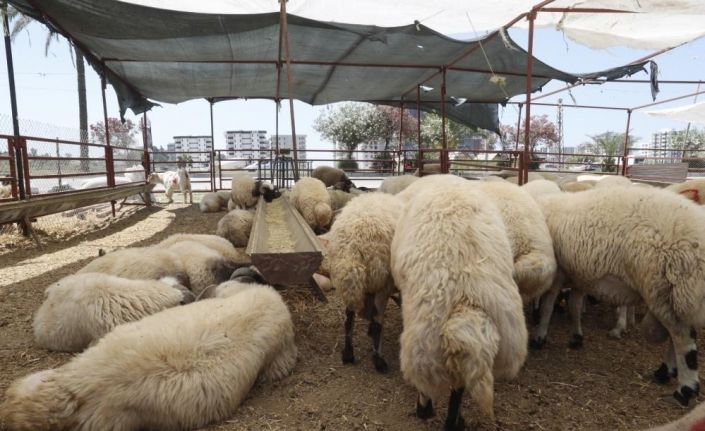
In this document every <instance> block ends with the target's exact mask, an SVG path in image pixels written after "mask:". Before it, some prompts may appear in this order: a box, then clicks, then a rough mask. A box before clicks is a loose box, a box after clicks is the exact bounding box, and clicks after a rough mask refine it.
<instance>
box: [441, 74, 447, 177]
mask: <svg viewBox="0 0 705 431" xmlns="http://www.w3.org/2000/svg"><path fill="white" fill-rule="evenodd" d="M442 71H443V82H442V83H441V172H442V173H444V174H447V173H448V168H449V166H448V165H449V157H448V142H447V141H446V68H445V67H444V68H443V69H442Z"/></svg>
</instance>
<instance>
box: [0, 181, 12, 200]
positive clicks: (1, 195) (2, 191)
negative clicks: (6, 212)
mask: <svg viewBox="0 0 705 431" xmlns="http://www.w3.org/2000/svg"><path fill="white" fill-rule="evenodd" d="M11 197H12V186H11V185H10V184H0V199H8V198H11Z"/></svg>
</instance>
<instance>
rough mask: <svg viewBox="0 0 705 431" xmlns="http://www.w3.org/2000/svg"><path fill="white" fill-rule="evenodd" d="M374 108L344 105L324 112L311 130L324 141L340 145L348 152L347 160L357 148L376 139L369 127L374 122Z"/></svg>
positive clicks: (370, 106)
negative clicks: (321, 136) (317, 133)
mask: <svg viewBox="0 0 705 431" xmlns="http://www.w3.org/2000/svg"><path fill="white" fill-rule="evenodd" d="M374 117H375V107H374V106H372V105H370V104H367V103H345V104H343V105H340V106H339V107H337V108H335V109H332V110H329V111H324V112H323V113H321V115H320V116H319V117H318V118H316V120H315V121H314V123H313V128H314V130H316V131H317V132H319V133H320V134H321V135H323V138H324V139H327V140H329V141H331V142H336V143H338V144H340V145H341V146H342V147H343V148H344V149H345V150H347V151H348V154H347V158H348V159H352V153H353V151H355V150H356V149H357V147H358V146H359V145H360V144H361V143H363V142H368V141H370V140H372V139H374V138H375V137H376V135H375V130H373V127H370V126H371V125H372V124H374V122H375V119H374Z"/></svg>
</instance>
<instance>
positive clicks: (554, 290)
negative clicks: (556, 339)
mask: <svg viewBox="0 0 705 431" xmlns="http://www.w3.org/2000/svg"><path fill="white" fill-rule="evenodd" d="M560 292H561V283H560V282H559V280H558V277H556V280H554V282H553V285H552V286H551V290H549V291H548V292H546V293H545V294H544V295H543V297H542V298H541V321H540V322H539V324H538V325H537V326H536V327H535V328H534V335H533V336H532V337H531V340H530V342H529V347H531V348H532V349H540V348H542V347H543V346H544V344H546V334H547V333H548V325H549V324H550V323H551V315H552V314H553V306H554V305H555V304H556V298H558V294H559V293H560Z"/></svg>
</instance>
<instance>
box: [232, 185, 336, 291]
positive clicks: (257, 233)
mask: <svg viewBox="0 0 705 431" xmlns="http://www.w3.org/2000/svg"><path fill="white" fill-rule="evenodd" d="M246 253H247V254H248V255H249V256H250V258H251V259H252V264H253V265H254V266H255V267H256V268H257V269H258V270H259V271H260V273H262V276H263V277H264V278H265V280H267V282H268V283H269V284H273V285H274V284H277V285H282V286H300V285H308V286H309V287H310V288H311V289H312V290H313V293H314V295H315V296H316V297H317V298H318V299H320V300H321V301H326V296H325V294H324V293H323V291H322V290H321V289H320V287H318V284H317V283H316V282H315V281H314V279H313V274H314V273H315V272H316V270H317V269H318V268H319V267H320V265H321V261H322V260H323V251H322V250H321V246H320V245H319V243H318V239H317V238H316V235H315V234H314V233H313V231H312V230H311V228H310V227H309V226H308V224H307V223H306V222H305V221H304V219H303V218H302V217H301V215H300V214H299V212H298V211H297V210H296V209H294V208H293V207H292V206H291V205H290V204H289V199H288V198H287V197H286V196H281V197H279V198H277V199H274V200H273V201H272V202H266V201H265V200H264V198H262V197H260V199H259V202H258V203H257V210H256V212H255V217H254V221H253V223H252V230H251V233H250V239H249V242H248V243H247V249H246Z"/></svg>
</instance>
